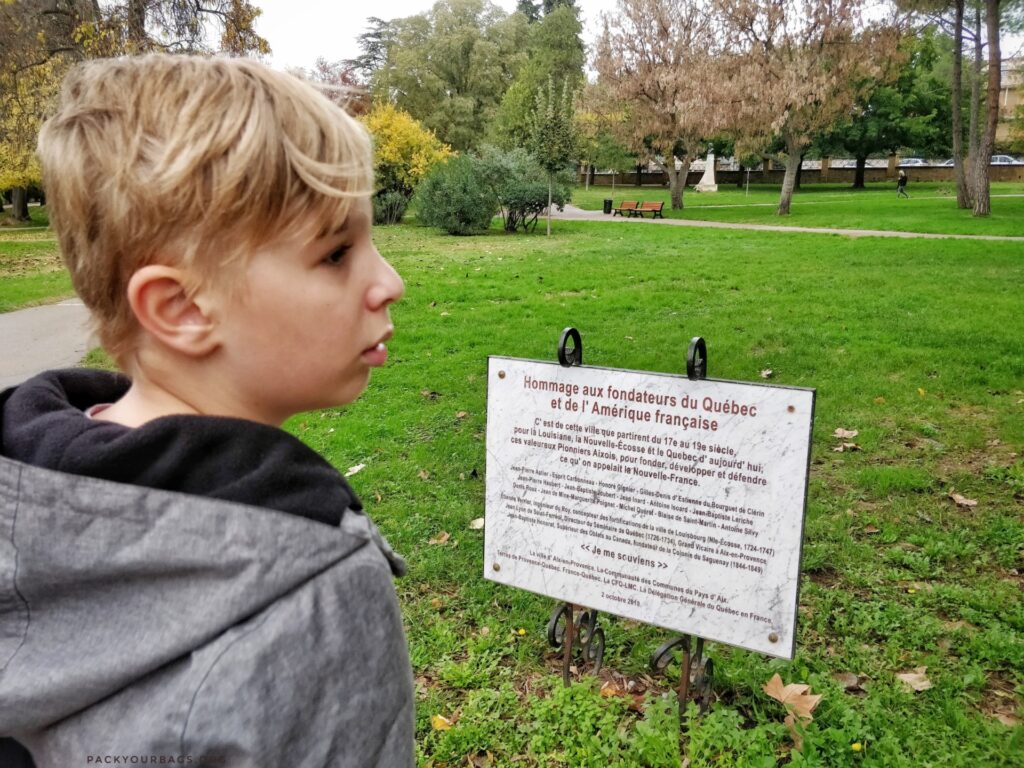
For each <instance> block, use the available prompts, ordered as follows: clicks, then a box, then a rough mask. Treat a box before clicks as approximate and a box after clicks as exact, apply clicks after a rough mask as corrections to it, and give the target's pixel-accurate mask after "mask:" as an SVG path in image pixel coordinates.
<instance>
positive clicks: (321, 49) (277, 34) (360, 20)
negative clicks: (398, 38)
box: [253, 0, 615, 69]
mask: <svg viewBox="0 0 1024 768" xmlns="http://www.w3.org/2000/svg"><path fill="white" fill-rule="evenodd" d="M491 1H492V2H493V3H494V4H495V5H497V6H498V7H500V8H501V9H502V10H504V11H506V12H508V13H511V12H512V11H514V10H515V7H516V0H491ZM253 5H255V6H257V7H258V8H261V9H262V10H263V15H262V16H260V17H259V18H258V19H257V20H256V31H257V32H258V33H259V34H260V35H262V36H263V37H265V38H266V39H267V41H268V42H269V43H270V47H271V49H272V51H273V56H272V57H271V59H270V63H271V64H272V65H273V66H274V67H275V68H277V69H285V68H288V67H303V68H305V69H309V68H311V67H312V66H313V63H314V62H315V61H316V60H317V57H319V56H323V57H324V58H325V59H327V60H328V61H338V60H340V59H352V58H355V57H356V56H357V55H358V54H359V46H358V44H357V43H356V38H357V37H358V36H359V35H360V34H361V33H363V32H364V31H366V26H367V25H366V19H367V18H368V17H370V16H376V17H377V18H380V19H385V20H389V19H397V18H402V17H404V16H415V15H416V14H418V13H423V12H424V11H428V10H430V8H431V6H432V5H433V2H432V0H374V2H372V3H362V2H351V0H338V1H337V2H324V1H323V0H253ZM576 7H578V8H579V9H580V11H581V14H580V16H581V19H582V21H583V30H584V32H583V36H584V39H585V40H586V41H587V42H590V41H592V40H593V39H594V38H595V36H596V33H597V21H598V18H599V16H600V14H601V12H602V11H610V10H611V9H612V8H614V7H615V0H576Z"/></svg>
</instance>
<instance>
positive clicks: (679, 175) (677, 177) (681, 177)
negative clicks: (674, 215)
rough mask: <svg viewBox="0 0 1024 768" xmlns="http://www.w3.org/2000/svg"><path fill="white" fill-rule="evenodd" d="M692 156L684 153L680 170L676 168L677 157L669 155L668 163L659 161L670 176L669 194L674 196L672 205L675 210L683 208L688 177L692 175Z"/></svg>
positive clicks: (665, 172) (662, 168)
mask: <svg viewBox="0 0 1024 768" xmlns="http://www.w3.org/2000/svg"><path fill="white" fill-rule="evenodd" d="M690 162H691V160H690V156H689V155H684V156H683V157H681V158H680V163H679V170H678V171H677V170H676V158H675V157H674V156H671V157H669V159H668V162H667V163H663V162H658V166H659V167H660V168H661V170H662V173H664V174H665V175H666V176H668V188H669V196H670V197H671V198H672V202H671V203H670V206H671V208H672V210H673V211H681V210H682V209H683V192H684V190H685V189H686V177H687V176H689V175H690Z"/></svg>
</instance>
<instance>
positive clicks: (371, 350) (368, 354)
mask: <svg viewBox="0 0 1024 768" xmlns="http://www.w3.org/2000/svg"><path fill="white" fill-rule="evenodd" d="M394 332H395V329H394V328H392V327H391V326H388V329H387V331H385V333H384V336H383V337H382V338H381V340H380V341H378V342H377V343H376V344H374V345H372V346H369V347H367V348H366V349H364V350H363V354H362V358H363V361H364V362H365V363H366V364H367V365H369V366H370V367H371V368H377V367H379V366H382V365H384V363H386V362H387V361H388V348H387V346H386V345H385V342H386V341H387V340H388V339H390V338H391V337H392V335H394Z"/></svg>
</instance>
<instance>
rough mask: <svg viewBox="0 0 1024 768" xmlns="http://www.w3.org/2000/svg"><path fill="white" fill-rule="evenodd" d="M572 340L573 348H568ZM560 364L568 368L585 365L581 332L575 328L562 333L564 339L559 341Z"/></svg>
mask: <svg viewBox="0 0 1024 768" xmlns="http://www.w3.org/2000/svg"><path fill="white" fill-rule="evenodd" d="M569 339H572V343H573V347H572V349H569V348H568V347H566V342H567V341H568V340H569ZM558 364H559V365H564V366H565V367H566V368H568V367H570V366H573V365H583V339H582V338H581V337H580V332H579V331H577V330H576V329H575V328H573V327H571V326H570V327H569V328H566V329H565V330H564V331H562V338H560V339H559V340H558Z"/></svg>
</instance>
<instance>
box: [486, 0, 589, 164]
mask: <svg viewBox="0 0 1024 768" xmlns="http://www.w3.org/2000/svg"><path fill="white" fill-rule="evenodd" d="M582 31H583V26H582V25H581V24H580V20H579V15H578V13H577V11H576V9H575V8H573V7H571V6H561V7H556V8H553V9H550V10H546V11H545V14H544V16H543V18H541V19H540V20H539V21H538V22H537V23H534V24H530V25H529V29H528V31H527V32H528V42H527V46H526V54H527V55H526V60H525V62H524V64H523V66H522V67H521V68H520V69H519V72H518V74H517V75H516V77H515V79H514V80H513V81H512V83H511V85H509V88H508V90H507V91H506V92H505V94H504V96H503V97H502V100H501V106H500V107H499V108H498V112H497V114H496V116H495V119H494V121H493V123H492V125H491V140H492V142H493V143H495V144H498V145H499V146H503V147H506V148H512V147H524V146H526V145H527V144H528V142H529V137H530V131H531V126H532V125H533V117H534V114H533V111H534V108H535V107H536V94H537V89H538V88H541V87H543V86H544V85H545V84H547V82H548V79H549V78H555V79H556V80H565V81H567V82H568V84H569V87H570V89H571V90H574V91H575V90H577V89H579V88H580V86H581V85H582V84H583V80H584V77H583V65H584V64H585V62H586V54H585V52H584V46H583V40H582V38H581V34H582Z"/></svg>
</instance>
